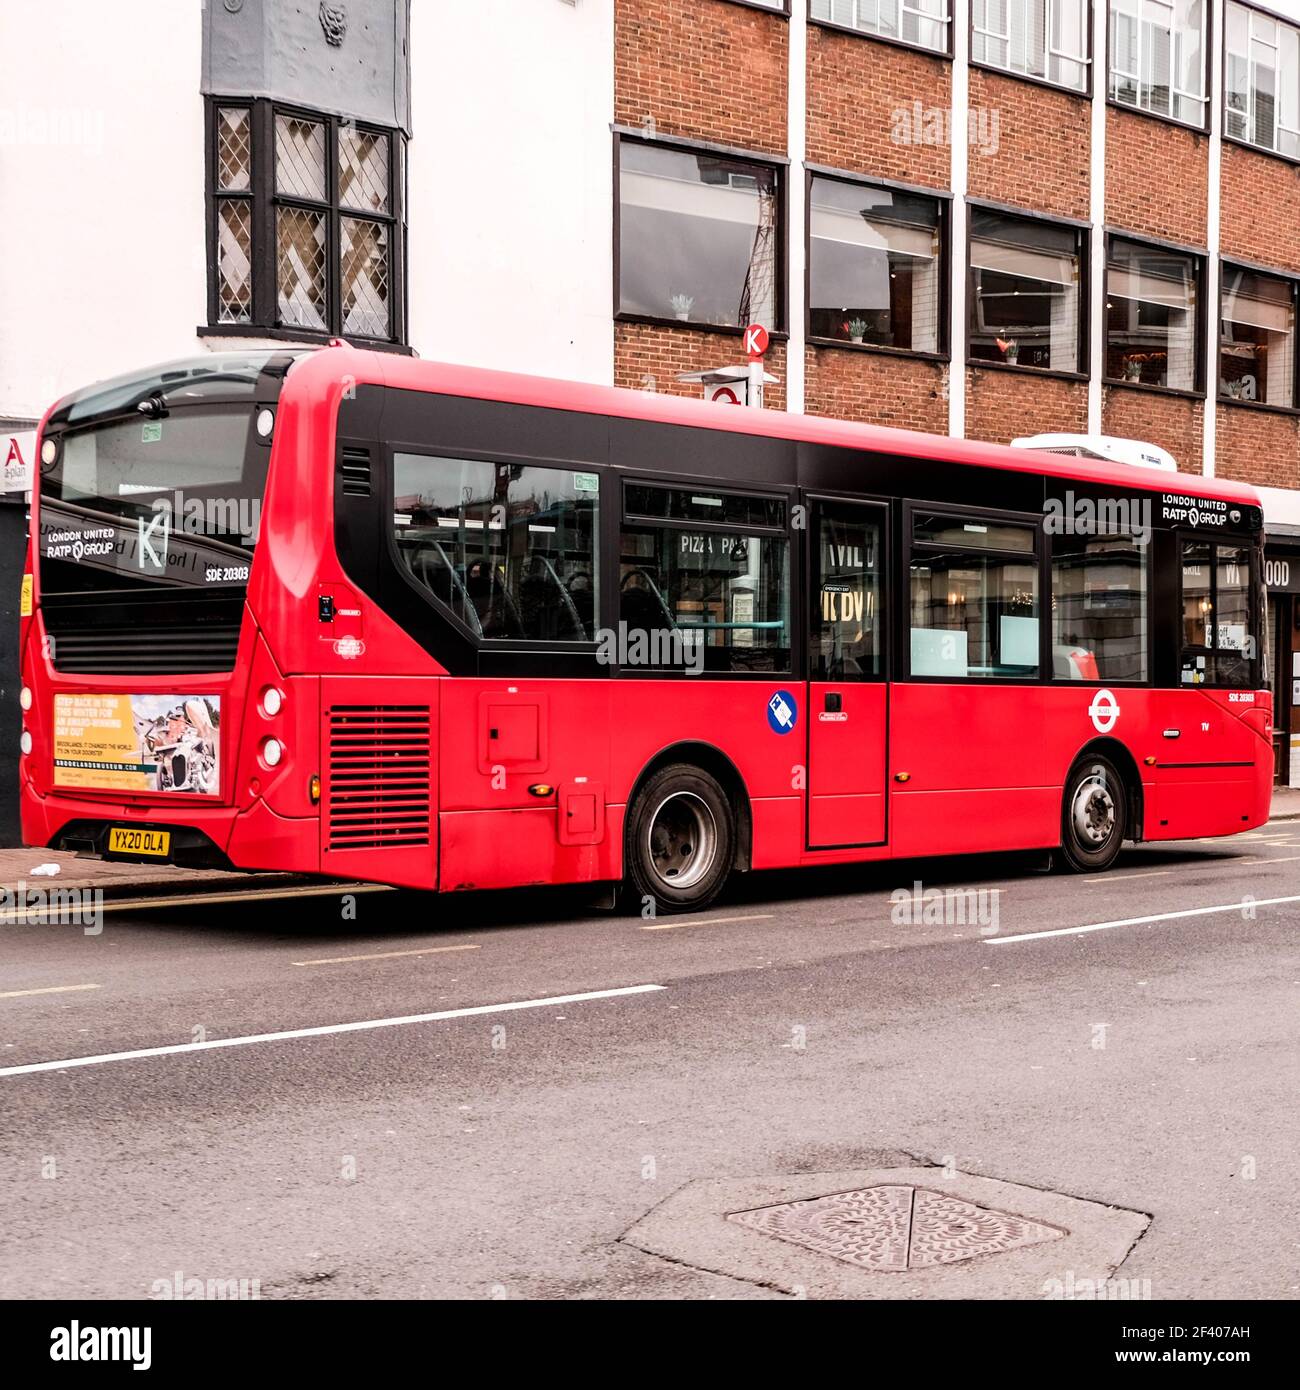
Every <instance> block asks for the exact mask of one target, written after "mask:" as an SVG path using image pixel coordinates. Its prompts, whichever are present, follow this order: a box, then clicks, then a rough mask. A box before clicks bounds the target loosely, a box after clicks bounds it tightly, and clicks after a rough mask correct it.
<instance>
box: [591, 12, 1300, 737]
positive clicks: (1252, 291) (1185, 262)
mask: <svg viewBox="0 0 1300 1390" xmlns="http://www.w3.org/2000/svg"><path fill="white" fill-rule="evenodd" d="M1289 10H1290V11H1291V13H1290V20H1291V22H1289V23H1288V22H1286V20H1287V14H1286V13H1285V12H1278V13H1273V12H1269V11H1265V10H1263V9H1258V8H1256V7H1254V6H1253V5H1245V4H1239V3H1236V0H1228V3H1226V4H1216V3H1210V0H1109V3H1108V2H1107V0H1030V3H1026V4H1021V3H1019V0H615V15H614V43H615V95H614V119H615V144H616V150H615V163H616V169H617V170H618V173H619V174H621V182H616V189H615V198H616V203H617V205H618V208H617V211H618V218H617V221H616V246H617V250H616V260H615V275H616V282H617V283H616V290H615V320H616V321H615V329H614V371H615V379H616V381H617V382H618V383H619V384H622V385H626V386H633V387H642V388H648V389H655V390H661V391H663V390H667V391H686V392H692V391H695V390H697V389H698V388H697V387H695V386H693V385H689V384H682V383H679V382H678V381H677V377H678V376H679V375H681V374H683V373H685V372H689V371H694V370H698V369H700V368H701V367H705V366H708V365H711V364H714V363H717V362H719V361H724V360H727V359H728V357H729V356H730V358H732V359H736V358H738V357H739V352H738V345H737V344H736V343H735V342H734V340H732V339H731V338H729V337H728V336H727V335H728V334H732V335H734V334H735V333H736V332H737V331H738V328H739V325H740V324H741V323H742V322H743V321H744V319H745V318H746V317H748V316H753V313H754V312H755V305H759V304H761V305H762V307H763V309H764V310H765V311H766V313H767V314H768V315H769V316H770V317H769V318H768V319H765V320H764V321H765V322H766V323H767V324H768V326H769V327H771V328H773V329H774V330H776V332H775V334H774V337H775V348H774V350H773V352H772V353H771V354H770V357H769V363H770V366H771V370H772V371H773V372H774V373H775V374H776V375H778V376H779V377H780V378H781V384H780V386H779V388H776V389H774V390H771V391H770V392H769V393H768V397H767V401H766V403H767V404H768V405H770V406H775V407H776V408H784V409H790V410H805V411H809V412H815V413H819V414H832V415H838V416H843V417H847V418H850V419H861V420H868V421H872V422H875V423H880V424H889V425H901V426H905V427H908V428H917V429H925V430H931V431H936V432H940V433H952V434H955V435H966V436H970V437H976V438H983V439H991V440H998V441H1010V440H1012V439H1014V438H1017V437H1021V436H1026V435H1034V434H1039V433H1043V432H1049V431H1070V432H1078V433H1090V434H1107V435H1118V436H1123V437H1128V438H1137V439H1142V440H1147V441H1150V442H1152V443H1155V444H1157V445H1160V446H1161V447H1163V448H1165V449H1167V450H1168V451H1169V452H1170V453H1172V454H1173V456H1174V458H1175V459H1176V460H1177V462H1178V466H1179V467H1180V468H1181V469H1184V470H1188V471H1192V472H1205V473H1207V474H1218V475H1220V476H1223V477H1229V478H1235V479H1241V480H1244V481H1247V482H1250V483H1252V484H1255V485H1257V486H1259V487H1261V488H1263V489H1264V496H1265V498H1266V518H1267V521H1268V526H1269V542H1270V544H1269V551H1270V557H1271V563H1270V565H1269V579H1270V581H1271V585H1272V591H1273V593H1272V596H1273V608H1274V619H1273V632H1272V638H1273V642H1274V649H1275V655H1276V660H1275V667H1276V678H1277V688H1278V689H1279V690H1280V691H1289V690H1290V689H1291V686H1290V681H1291V678H1292V675H1293V674H1298V675H1300V667H1297V668H1296V669H1295V670H1294V671H1293V660H1294V662H1296V663H1300V630H1297V623H1298V622H1300V604H1297V603H1296V602H1295V601H1293V599H1292V597H1291V592H1294V591H1300V493H1297V492H1296V491H1295V489H1297V488H1298V487H1300V410H1298V409H1297V406H1298V405H1300V394H1298V375H1297V373H1298V368H1300V355H1298V354H1297V352H1296V311H1297V302H1298V300H1297V296H1298V293H1300V167H1298V165H1300V6H1298V5H1296V4H1294V3H1291V4H1290V5H1289ZM652 152H653V153H652ZM617 177H618V175H616V179H617ZM656 180H657V187H656V186H654V185H655V182H656ZM629 185H630V186H629ZM692 185H693V186H692ZM668 188H672V189H673V190H674V195H675V196H673V197H667V196H664V193H663V190H664V189H668ZM746 198H747V200H748V208H747V217H742V213H741V212H740V210H739V208H738V206H732V207H727V206H726V204H727V203H728V202H731V203H732V204H736V205H738V204H740V203H741V202H742V201H744V200H745V199H746ZM737 223H742V224H743V226H744V230H745V232H746V234H747V237H748V241H746V239H745V237H741V236H739V235H737V234H736V233H735V231H734V230H733V228H734V227H735V225H736V224H737ZM728 224H731V226H728ZM706 228H707V229H708V230H706ZM720 229H725V231H723V233H722V234H721V235H720V234H719V231H720ZM724 240H726V241H727V243H728V245H731V246H732V247H733V250H732V252H731V254H730V256H729V257H723V256H722V255H721V253H720V251H719V244H720V243H721V242H722V241H724ZM769 282H772V288H771V289H770V291H769V290H768V289H767V288H766V286H767V285H768V284H769ZM723 284H725V285H726V286H727V294H726V295H724V294H722V293H720V292H719V286H720V285H723ZM759 284H761V285H762V286H763V287H764V289H763V292H762V293H761V294H758V295H756V294H755V293H754V290H755V286H756V285H759ZM738 287H739V288H740V293H739V294H738V293H737V288H738ZM727 295H729V296H730V297H729V298H727ZM688 301H689V302H688ZM727 315H729V316H730V317H729V321H728V322H727V323H726V324H725V325H724V324H723V323H722V322H721V321H720V320H721V319H722V318H724V317H725V316H727ZM1293 652H1295V653H1297V655H1295V657H1294V658H1293V656H1292V653H1293ZM1281 703H1282V702H1281V701H1279V704H1281ZM1283 722H1284V721H1282V720H1279V723H1283ZM1279 751H1281V750H1279ZM1280 762H1282V763H1283V764H1285V759H1281V760H1280Z"/></svg>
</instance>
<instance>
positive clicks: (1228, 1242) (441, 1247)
mask: <svg viewBox="0 0 1300 1390" xmlns="http://www.w3.org/2000/svg"><path fill="white" fill-rule="evenodd" d="M916 880H920V882H921V884H922V889H923V892H933V891H934V890H939V891H940V892H941V891H942V890H945V889H950V888H962V889H973V890H976V891H977V892H983V894H984V896H983V897H982V898H979V899H975V900H971V899H967V900H965V904H964V905H965V906H966V907H967V908H968V909H969V908H970V907H971V906H972V905H974V906H975V907H978V908H980V909H982V910H981V911H980V912H979V914H978V915H979V920H978V921H976V922H971V921H970V920H967V921H966V922H964V923H962V922H959V921H955V920H934V919H935V918H936V917H938V918H942V917H943V915H944V914H943V912H942V911H941V910H940V908H939V907H936V905H935V904H936V902H937V901H938V899H937V898H934V897H932V898H930V899H929V903H928V906H929V911H928V912H927V911H926V910H925V909H926V906H927V903H926V900H924V899H923V900H922V904H921V905H922V911H921V913H920V914H919V915H920V916H921V918H922V920H921V921H919V922H909V921H907V920H901V919H902V918H904V917H905V916H906V915H907V914H906V912H905V911H904V910H901V909H900V907H899V905H898V904H896V903H895V902H894V901H893V900H892V899H891V896H890V895H891V891H892V890H894V889H896V888H898V887H900V886H905V887H907V888H908V889H909V890H910V889H911V887H912V884H913V882H914V881H916ZM995 890H996V892H995ZM1272 898H1292V899H1294V901H1288V902H1281V903H1271V904H1266V903H1264V902H1263V900H1266V899H1272ZM1252 900H1253V901H1252ZM994 904H996V922H994V920H993V916H994ZM355 907H356V918H355V920H351V919H350V918H347V917H345V915H344V914H343V913H341V910H340V904H339V903H338V902H336V901H334V900H320V899H316V900H310V899H306V900H303V901H301V902H300V903H292V904H286V903H283V902H280V903H276V904H274V905H272V906H268V907H265V908H258V907H255V906H240V907H239V908H237V909H232V908H207V909H203V908H195V909H190V910H187V911H184V912H173V913H162V912H154V913H150V914H148V915H142V914H137V915H136V916H134V917H132V916H129V915H126V916H122V915H111V916H108V917H106V919H105V923H104V929H103V931H102V933H101V934H99V935H86V934H84V933H83V932H82V931H81V930H80V929H79V928H75V927H57V926H41V925H23V926H7V927H5V928H4V929H3V932H4V934H3V941H2V943H0V1069H12V1068H20V1067H26V1066H31V1065H33V1064H38V1063H43V1062H61V1061H70V1060H74V1059H80V1058H86V1057H102V1056H104V1055H105V1054H109V1056H108V1058H107V1059H106V1060H102V1061H97V1062H94V1063H93V1064H89V1065H80V1066H75V1067H67V1068H62V1069H46V1070H38V1071H32V1072H19V1073H17V1074H13V1073H12V1072H11V1073H10V1074H0V1193H2V1197H3V1207H4V1213H5V1215H4V1221H3V1228H2V1231H0V1296H3V1297H6V1298H36V1297H55V1298H66V1297H73V1296H90V1297H128V1298H130V1297H141V1298H143V1297H148V1296H149V1295H150V1293H151V1292H152V1291H153V1288H154V1284H155V1281H158V1280H166V1281H169V1282H170V1281H172V1280H173V1279H174V1277H175V1274H176V1272H178V1271H179V1272H181V1274H182V1275H183V1276H184V1277H187V1278H195V1277H197V1278H201V1279H205V1280H206V1279H213V1278H216V1279H230V1278H236V1279H246V1280H250V1281H251V1280H257V1281H258V1288H259V1290H260V1295H261V1297H263V1298H271V1297H311V1298H334V1297H368V1296H379V1297H396V1298H403V1297H412V1298H414V1297H436V1296H450V1297H470V1298H490V1297H507V1298H530V1297H564V1298H573V1297H636V1298H661V1297H691V1298H771V1297H777V1296H778V1295H776V1294H774V1293H772V1292H771V1291H770V1290H766V1289H763V1288H762V1287H760V1286H758V1285H755V1284H750V1283H744V1282H741V1281H738V1280H732V1279H729V1278H725V1277H722V1276H719V1275H713V1274H707V1273H704V1272H701V1271H697V1270H695V1269H692V1268H690V1267H688V1266H684V1265H678V1264H673V1263H671V1262H668V1261H665V1260H662V1259H659V1258H657V1257H655V1256H651V1255H648V1254H643V1253H641V1252H639V1251H637V1250H634V1249H632V1248H630V1247H629V1246H627V1245H625V1244H621V1243H619V1236H620V1234H621V1233H622V1232H624V1231H625V1230H626V1229H627V1228H628V1227H629V1226H630V1225H631V1224H632V1223H633V1222H635V1221H636V1220H638V1219H639V1218H640V1217H641V1216H642V1215H643V1214H644V1213H645V1212H646V1211H647V1210H649V1209H650V1208H651V1207H653V1206H654V1205H655V1204H656V1203H658V1202H660V1201H662V1200H663V1199H664V1198H665V1197H666V1196H668V1195H669V1194H670V1193H671V1192H673V1191H674V1190H675V1189H676V1188H678V1187H679V1186H680V1185H681V1184H683V1183H685V1182H687V1181H689V1180H691V1179H694V1178H704V1177H716V1178H723V1177H725V1178H743V1177H751V1176H754V1177H761V1176H764V1175H768V1174H789V1173H803V1172H816V1171H823V1170H824V1171H832V1170H842V1169H848V1168H855V1167H862V1168H866V1167H879V1166H893V1165H908V1164H911V1165H915V1164H918V1163H931V1162H934V1163H943V1162H945V1161H949V1160H951V1161H952V1162H954V1163H955V1165H956V1166H957V1167H958V1168H960V1169H962V1170H965V1171H968V1172H972V1173H979V1174H985V1175H989V1176H992V1177H996V1178H1001V1179H1006V1180H1009V1181H1014V1182H1021V1183H1027V1184H1030V1185H1033V1186H1038V1187H1047V1188H1052V1189H1055V1190H1060V1191H1064V1192H1068V1193H1070V1194H1072V1195H1075V1196H1079V1197H1085V1198H1090V1199H1093V1200H1097V1201H1101V1202H1106V1203H1111V1204H1115V1205H1120V1206H1126V1207H1131V1208H1135V1209H1138V1210H1140V1211H1144V1212H1149V1213H1151V1215H1152V1217H1153V1220H1152V1223H1151V1226H1150V1228H1149V1230H1148V1232H1147V1234H1146V1235H1145V1236H1144V1237H1143V1238H1142V1239H1141V1241H1140V1242H1139V1243H1138V1245H1137V1247H1136V1248H1135V1249H1134V1250H1133V1252H1132V1254H1131V1255H1130V1257H1129V1259H1128V1260H1127V1262H1126V1263H1125V1265H1124V1266H1123V1267H1122V1269H1121V1271H1120V1272H1121V1273H1122V1274H1123V1275H1125V1276H1127V1277H1132V1278H1138V1279H1149V1280H1150V1281H1151V1290H1150V1291H1151V1295H1152V1296H1153V1297H1155V1298H1175V1299H1184V1298H1186V1299H1201V1298H1216V1297H1234V1298H1237V1297H1240V1298H1285V1299H1293V1298H1295V1297H1296V1296H1297V1294H1298V1293H1300V1272H1298V1271H1300V1259H1298V1258H1297V1257H1298V1255H1300V1173H1298V1172H1297V1167H1298V1164H1300V1160H1298V1158H1297V1154H1298V1153H1300V1144H1297V1138H1298V1137H1300V1136H1298V1134H1297V1130H1298V1128H1300V1125H1298V1122H1297V1118H1296V1109H1295V1098H1296V1095H1297V1092H1298V1090H1300V1087H1298V1085H1297V1083H1298V1082H1300V1046H1298V1044H1300V1026H1298V1022H1297V1019H1298V1010H1297V1004H1298V1003H1300V958H1298V955H1297V951H1296V945H1295V943H1296V933H1297V927H1298V926H1300V823H1297V824H1295V825H1288V824H1279V823H1274V824H1273V825H1271V826H1269V827H1266V828H1265V829H1263V830H1261V831H1259V832H1256V833H1254V834H1253V835H1251V836H1248V837H1240V838H1238V839H1236V840H1233V841H1231V842H1221V841H1216V842H1210V841H1200V842H1189V843H1185V844H1178V845H1171V846H1159V847H1140V848H1136V849H1133V850H1130V851H1129V852H1127V853H1126V854H1125V855H1124V857H1123V858H1122V859H1121V861H1120V867H1119V868H1118V869H1117V870H1116V871H1114V872H1112V873H1111V874H1109V875H1107V876H1105V877H1102V878H1096V879H1092V878H1075V877H1069V876H1064V875H1049V874H1045V873H1042V872H1040V871H1039V870H1038V867H1037V865H1036V863H1035V861H1032V860H1028V859H1026V858H1025V857H1023V856H1021V857H1007V858H985V859H981V860H979V861H970V860H961V861H956V860H949V861H931V862H926V863H918V864H909V865H902V866H890V867H876V868H870V869H857V870H852V871H848V870H845V871H840V870H836V871H819V872H812V873H802V874H790V875H757V876H752V877H749V878H747V879H745V880H743V881H742V882H741V883H740V884H739V885H738V887H737V888H736V890H735V891H733V892H731V893H730V894H729V896H728V897H727V898H726V899H725V900H724V901H722V902H721V903H719V904H718V905H716V906H715V907H714V908H712V909H711V910H710V911H709V912H708V913H707V914H705V915H704V916H703V917H697V918H661V919H659V920H657V921H650V922H647V921H643V920H642V919H641V918H639V917H637V916H627V915H612V914H605V913H593V912H592V911H591V910H590V909H589V908H587V907H585V906H584V905H583V903H582V901H581V899H580V898H576V897H575V896H573V895H571V894H567V893H550V894H544V893H536V892H534V893H528V894H517V895H497V896H492V897H487V896H481V895H480V896H475V897H457V898H442V899H439V898H432V897H425V896H421V895H416V894H396V893H384V894H376V895H371V896H367V897H359V898H358V899H357V900H356V904H355ZM955 908H956V903H955V901H953V900H950V902H949V908H948V914H947V915H948V917H949V918H950V919H951V918H952V916H953V913H954V910H955ZM1203 908H1223V909H1225V910H1223V911H1214V912H1209V913H1199V914H1198V915H1186V916H1176V917H1171V916H1169V915H1168V914H1173V913H1180V912H1184V913H1185V912H1192V911H1195V910H1198V909H1203ZM968 915H969V914H968ZM927 917H928V918H930V919H931V920H926V918H927ZM1145 918H1156V920H1139V921H1132V920H1131V919H1145ZM1115 922H1119V923H1125V924H1124V925H1114V926H1108V927H1106V928H1105V929H1103V930H1097V931H1091V932H1087V933H1082V934H1058V935H1046V936H1039V935H1036V934H1037V933H1044V932H1047V933H1052V932H1061V931H1063V929H1066V928H1073V927H1078V926H1082V925H1095V924H1100V923H1115ZM994 928H996V930H994ZM1026 935H1028V937H1029V939H1014V938H1017V937H1024V936H1026ZM643 985H658V986H662V988H660V989H655V990H647V991H644V992H640V993H627V994H619V995H614V996H610V997H602V998H595V999H589V1000H586V1001H580V1002H570V1003H562V1004H550V1005H546V1006H543V1007H535V1008H525V1009H518V1010H514V1011H506V1012H482V1013H474V1014H469V1015H464V1016H458V1017H451V1018H443V1019H436V1020H432V1021H422V1022H405V1023H401V1024H398V1025H396V1026H385V1027H378V1028H362V1029H353V1030H349V1031H329V1032H323V1033H319V1034H313V1035H311V1036H307V1037H291V1038H279V1039H275V1038H273V1039H269V1040H266V1041H259V1042H254V1043H251V1044H248V1045H238V1046H222V1047H216V1048H201V1049H199V1050H197V1051H168V1052H164V1053H162V1054H161V1055H151V1056H146V1057H137V1058H129V1057H128V1058H119V1057H114V1056H112V1055H111V1054H117V1053H122V1052H131V1051H136V1050H140V1049H151V1048H177V1047H184V1046H185V1045H187V1044H191V1043H193V1042H194V1041H196V1040H204V1041H224V1040H229V1039H234V1038H239V1037H246V1036H248V1035H261V1034H268V1033H280V1032H285V1031H292V1030H300V1029H310V1028H327V1027H330V1026H332V1025H339V1024H345V1023H356V1022H366V1021H380V1020H386V1019H393V1018H399V1017H405V1016H410V1015H422V1014H427V1013H442V1012H448V1011H459V1010H465V1009H472V1008H477V1007H479V1006H495V1005H501V1004H506V1003H519V1002H527V1001H531V1000H537V999H547V998H552V997H555V996H566V995H572V994H575V993H584V992H589V991H605V990H614V989H624V988H627V987H631V986H643ZM85 986H93V988H85ZM31 991H42V992H38V993H33V992H31ZM54 991H57V992H54ZM1102 1025H1104V1027H1103V1026H1102ZM1023 1296H1024V1297H1025V1298H1036V1297H1039V1296H1041V1294H1040V1291H1039V1290H1038V1289H1037V1288H1026V1289H1024V1290H1023Z"/></svg>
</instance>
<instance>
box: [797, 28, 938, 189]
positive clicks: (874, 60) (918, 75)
mask: <svg viewBox="0 0 1300 1390" xmlns="http://www.w3.org/2000/svg"><path fill="white" fill-rule="evenodd" d="M796 3H802V0H796ZM918 103H919V112H920V119H919V120H918V119H917V114H918ZM951 104H952V65H951V64H950V63H948V62H946V61H944V60H943V59H940V58H931V57H928V56H927V55H926V54H924V53H912V52H910V51H909V50H908V49H906V48H900V47H898V46H896V45H893V44H884V43H878V42H875V41H873V40H871V39H860V38H857V37H855V36H854V35H852V34H841V33H837V32H836V31H835V30H833V29H824V28H822V27H821V26H820V25H817V24H810V25H809V26H808V162H809V163H810V164H824V165H828V166H829V167H830V168H832V169H847V170H849V171H850V172H852V173H860V174H869V175H873V176H875V177H877V178H889V179H899V180H901V181H904V182H906V183H917V184H925V185H926V186H928V187H931V188H947V187H948V185H949V183H950V181H951V170H952V155H951V151H950V149H949V147H948V144H947V141H946V136H944V135H943V134H942V131H943V130H946V126H945V125H943V116H944V113H946V112H947V111H948V110H949V108H950V107H951ZM936 112H937V113H938V117H937V118H936V117H935V115H934V113H936ZM941 128H942V129H941Z"/></svg>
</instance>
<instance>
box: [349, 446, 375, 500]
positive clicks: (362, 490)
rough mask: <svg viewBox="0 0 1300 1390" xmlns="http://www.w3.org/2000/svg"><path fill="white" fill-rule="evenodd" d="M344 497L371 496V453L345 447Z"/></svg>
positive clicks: (365, 450) (366, 450)
mask: <svg viewBox="0 0 1300 1390" xmlns="http://www.w3.org/2000/svg"><path fill="white" fill-rule="evenodd" d="M343 495H344V497H369V496H370V451H369V450H368V449H356V448H350V447H349V446H348V445H346V444H345V445H344V446H343Z"/></svg>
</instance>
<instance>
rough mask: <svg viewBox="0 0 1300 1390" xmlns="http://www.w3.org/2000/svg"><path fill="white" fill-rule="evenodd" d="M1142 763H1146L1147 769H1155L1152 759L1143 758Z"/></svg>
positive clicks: (1154, 761) (1154, 762)
mask: <svg viewBox="0 0 1300 1390" xmlns="http://www.w3.org/2000/svg"><path fill="white" fill-rule="evenodd" d="M1142 761H1143V762H1144V763H1146V765H1147V766H1148V767H1155V765H1156V760H1155V759H1154V758H1143V760H1142Z"/></svg>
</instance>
